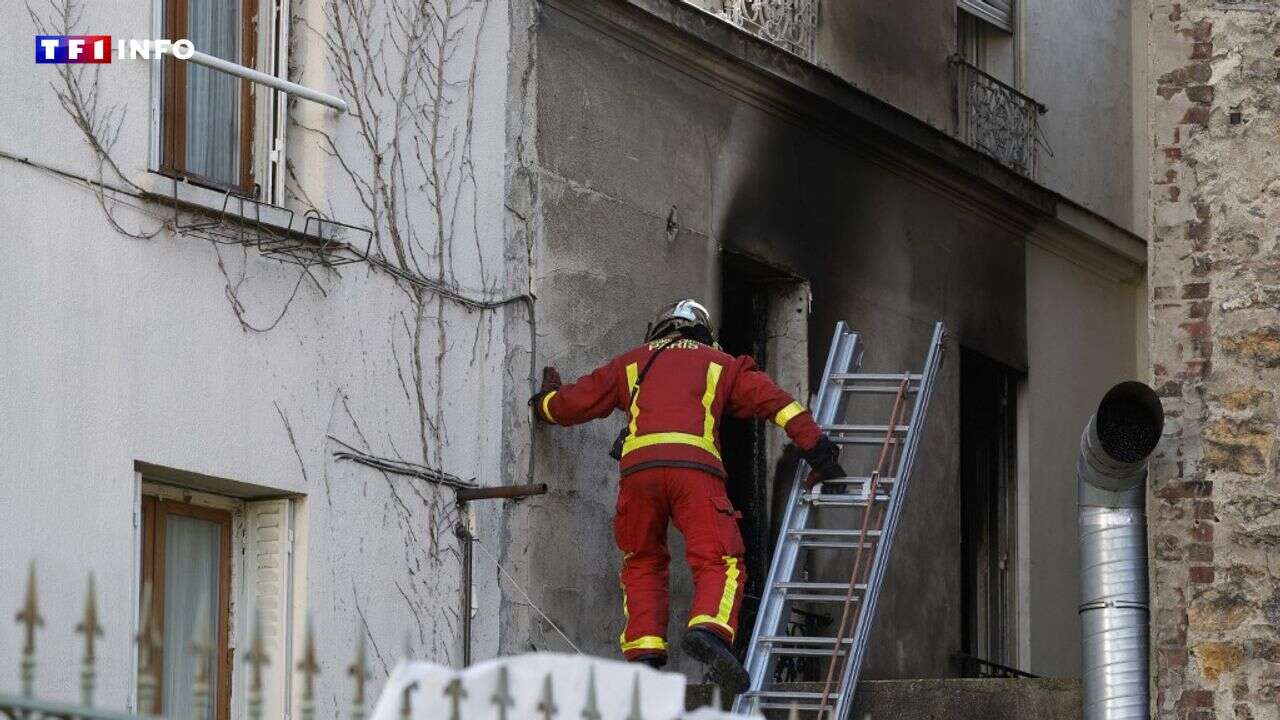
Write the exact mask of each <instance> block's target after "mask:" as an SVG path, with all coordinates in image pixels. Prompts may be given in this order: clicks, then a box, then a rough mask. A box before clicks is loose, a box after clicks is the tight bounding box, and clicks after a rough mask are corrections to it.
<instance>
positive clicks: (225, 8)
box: [185, 0, 244, 185]
mask: <svg viewBox="0 0 1280 720" xmlns="http://www.w3.org/2000/svg"><path fill="white" fill-rule="evenodd" d="M187 13H188V15H187V18H188V29H187V39H188V40H190V41H191V42H192V43H193V44H194V45H195V48H196V50H199V51H200V52H203V53H206V54H208V55H213V56H215V57H220V58H222V59H224V60H230V61H231V62H235V63H238V62H240V59H241V57H243V53H242V52H241V47H240V44H241V38H242V36H243V32H242V30H243V28H244V24H243V19H242V18H241V2H240V0H187ZM240 83H241V80H240V79H239V78H236V77H233V76H231V75H227V74H226V73H221V72H217V71H216V70H210V69H209V68H206V67H202V66H200V65H196V64H194V63H188V64H187V128H186V146H187V157H186V158H185V161H186V162H185V168H186V171H187V172H189V173H192V174H194V175H200V176H203V177H206V178H209V179H210V180H215V181H217V182H220V183H225V184H227V185H238V184H240Z"/></svg>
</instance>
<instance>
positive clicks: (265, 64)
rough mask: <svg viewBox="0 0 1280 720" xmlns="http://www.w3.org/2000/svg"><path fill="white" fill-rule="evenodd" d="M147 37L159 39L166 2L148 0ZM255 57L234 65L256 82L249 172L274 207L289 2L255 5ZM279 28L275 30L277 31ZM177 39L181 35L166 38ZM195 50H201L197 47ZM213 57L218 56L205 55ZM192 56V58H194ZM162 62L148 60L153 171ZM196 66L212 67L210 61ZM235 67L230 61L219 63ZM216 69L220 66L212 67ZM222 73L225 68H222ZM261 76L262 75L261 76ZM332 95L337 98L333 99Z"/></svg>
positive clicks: (278, 190) (280, 195)
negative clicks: (250, 63) (244, 65)
mask: <svg viewBox="0 0 1280 720" xmlns="http://www.w3.org/2000/svg"><path fill="white" fill-rule="evenodd" d="M151 7H152V13H151V35H152V37H157V38H159V37H163V33H164V20H165V18H164V11H165V2H164V0H152V6H151ZM255 22H256V23H257V27H258V32H257V48H256V52H255V53H254V57H256V58H257V62H256V63H255V65H257V67H254V68H247V69H246V68H242V66H238V65H236V66H235V67H236V68H240V69H241V70H248V71H250V72H251V73H252V75H253V77H249V74H248V73H236V74H239V75H240V76H241V77H248V79H250V80H251V81H252V82H253V83H254V85H253V88H252V90H251V92H253V93H254V94H255V95H254V111H253V114H254V118H253V122H254V133H253V147H252V148H251V150H250V157H251V158H252V163H253V171H254V172H253V176H254V177H255V178H258V182H257V185H258V187H259V188H260V190H259V192H260V195H261V197H258V198H256V199H257V200H259V201H261V202H265V203H268V204H272V205H283V201H284V186H285V177H286V174H287V173H286V170H285V168H286V166H285V148H286V144H285V143H286V138H285V131H286V128H287V127H288V95H289V94H290V91H289V90H288V89H283V86H293V87H297V88H299V89H300V90H306V89H305V88H301V86H294V85H293V83H289V82H288V81H287V78H286V77H285V76H286V75H287V74H288V68H289V56H288V53H289V30H290V22H289V5H288V2H287V0H261V1H260V2H259V3H258V12H257V18H256V19H255ZM277 28H278V30H277ZM169 39H171V40H178V39H180V38H169ZM196 49H197V51H198V50H199V48H196ZM203 57H204V58H206V59H208V60H213V61H216V60H217V59H216V58H208V56H203ZM195 61H196V60H194V59H193V60H192V61H190V62H195ZM163 63H164V61H163V60H162V59H161V58H158V57H157V58H152V59H151V138H150V140H151V143H150V145H151V147H150V158H149V163H148V164H149V168H150V170H151V171H152V172H154V173H159V172H160V167H161V160H162V153H163V143H164V117H163V113H164V72H163ZM200 64H205V65H210V63H208V62H200ZM223 64H225V65H233V64H232V63H223ZM216 69H221V68H220V67H219V68H216ZM224 72H225V70H224ZM259 76H261V77H259ZM272 79H274V80H276V81H277V82H278V84H279V85H280V86H282V87H273V86H268V85H267V84H266V83H267V82H269V81H270V80H272ZM335 99H336V98H335Z"/></svg>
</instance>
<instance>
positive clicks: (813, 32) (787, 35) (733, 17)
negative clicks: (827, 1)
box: [686, 0, 818, 62]
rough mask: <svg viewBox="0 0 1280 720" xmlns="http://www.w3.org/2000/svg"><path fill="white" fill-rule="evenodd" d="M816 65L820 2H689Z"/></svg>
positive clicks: (708, 0) (697, 0)
mask: <svg viewBox="0 0 1280 720" xmlns="http://www.w3.org/2000/svg"><path fill="white" fill-rule="evenodd" d="M686 2H689V3H690V4H691V5H697V6H698V7H701V8H703V9H704V10H707V11H709V12H712V13H714V14H716V15H719V16H720V17H722V18H724V19H725V20H728V21H729V22H731V23H733V24H734V25H737V26H738V27H740V28H742V29H743V30H745V31H747V32H749V33H751V34H752V35H755V36H756V37H758V38H760V39H762V40H765V41H768V42H770V43H773V44H774V45H777V46H778V47H780V48H782V49H783V50H786V51H787V52H789V53H791V54H792V55H796V56H798V57H801V58H803V59H805V60H808V61H809V62H813V54H814V38H816V37H817V34H818V0H686Z"/></svg>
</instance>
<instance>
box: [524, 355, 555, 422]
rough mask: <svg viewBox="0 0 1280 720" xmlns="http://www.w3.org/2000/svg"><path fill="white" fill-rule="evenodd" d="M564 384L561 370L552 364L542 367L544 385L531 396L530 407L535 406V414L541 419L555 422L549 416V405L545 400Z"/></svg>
mask: <svg viewBox="0 0 1280 720" xmlns="http://www.w3.org/2000/svg"><path fill="white" fill-rule="evenodd" d="M562 384H563V383H561V381H560V372H559V371H558V370H556V369H555V368H553V367H551V366H550V365H548V366H547V367H544V368H542V387H541V388H539V389H538V392H536V393H534V396H533V397H531V398H529V407H531V408H533V414H534V415H535V416H537V418H538V419H539V420H542V421H543V422H553V421H552V420H551V418H550V417H548V416H547V407H546V403H544V402H543V400H546V399H547V396H548V395H550V394H551V393H553V392H555V391H557V390H559V389H560V386H561V385H562Z"/></svg>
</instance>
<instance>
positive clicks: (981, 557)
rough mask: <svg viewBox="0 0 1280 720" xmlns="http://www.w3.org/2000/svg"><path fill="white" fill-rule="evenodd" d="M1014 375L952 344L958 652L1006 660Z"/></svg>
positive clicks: (1012, 602) (1012, 587)
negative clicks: (956, 390) (955, 362)
mask: <svg viewBox="0 0 1280 720" xmlns="http://www.w3.org/2000/svg"><path fill="white" fill-rule="evenodd" d="M1020 379H1021V374H1020V373H1018V372H1017V371H1015V370H1013V369H1012V368H1009V367H1006V366H1005V365H1002V364H1000V363H998V362H996V361H994V360H992V359H990V358H987V357H984V356H983V355H980V354H979V353H976V352H973V351H971V350H969V349H967V348H961V351H960V513H961V515H960V532H961V537H960V554H961V575H960V577H961V580H960V585H961V613H962V616H961V642H962V651H963V652H964V653H965V654H967V655H969V656H971V657H974V658H980V659H982V660H985V661H988V662H990V663H998V664H999V665H1003V666H1013V665H1014V663H1015V661H1016V654H1015V650H1016V647H1017V635H1016V629H1017V585H1016V576H1015V567H1014V564H1015V558H1016V557H1017V553H1016V546H1015V542H1016V538H1017V525H1016V518H1017V456H1018V447H1017V433H1018V430H1017V425H1018V423H1017V397H1018V395H1017V392H1018V383H1019V380H1020Z"/></svg>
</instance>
